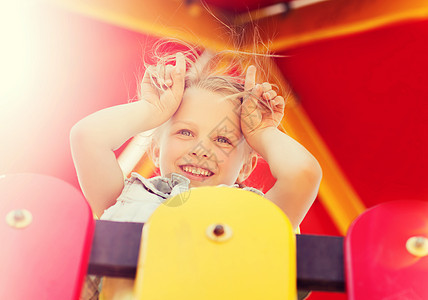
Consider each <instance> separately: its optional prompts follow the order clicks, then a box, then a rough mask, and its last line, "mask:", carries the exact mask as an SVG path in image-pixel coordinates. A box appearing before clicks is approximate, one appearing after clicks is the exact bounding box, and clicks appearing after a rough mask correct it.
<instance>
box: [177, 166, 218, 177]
mask: <svg viewBox="0 0 428 300" xmlns="http://www.w3.org/2000/svg"><path fill="white" fill-rule="evenodd" d="M182 168H183V170H184V171H185V172H188V173H192V174H194V175H202V176H210V175H211V172H210V171H208V170H205V169H202V168H198V167H192V166H183V167H182Z"/></svg>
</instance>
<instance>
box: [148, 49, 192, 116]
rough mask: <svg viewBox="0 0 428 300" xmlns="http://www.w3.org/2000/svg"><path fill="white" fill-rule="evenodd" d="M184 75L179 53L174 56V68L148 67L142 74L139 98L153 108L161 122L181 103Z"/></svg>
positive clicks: (182, 57)
mask: <svg viewBox="0 0 428 300" xmlns="http://www.w3.org/2000/svg"><path fill="white" fill-rule="evenodd" d="M185 73H186V61H185V58H184V55H183V54H182V53H181V52H178V53H177V54H176V57H175V66H173V65H170V64H168V65H165V64H158V65H157V66H150V67H148V68H147V70H146V72H145V73H144V77H143V81H142V83H141V97H142V98H143V100H145V101H147V102H149V103H151V104H152V105H153V106H154V107H155V109H156V111H158V112H159V114H160V115H159V116H156V117H160V118H161V119H162V121H163V122H165V121H167V120H168V119H169V118H170V117H171V116H172V115H173V114H174V113H175V112H176V111H177V109H178V107H179V105H180V103H181V100H182V98H183V92H184V77H185ZM155 74H156V75H157V76H155Z"/></svg>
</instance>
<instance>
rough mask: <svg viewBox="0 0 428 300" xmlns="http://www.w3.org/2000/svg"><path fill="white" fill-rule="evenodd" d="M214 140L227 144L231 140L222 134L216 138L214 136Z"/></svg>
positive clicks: (230, 143)
mask: <svg viewBox="0 0 428 300" xmlns="http://www.w3.org/2000/svg"><path fill="white" fill-rule="evenodd" d="M216 141H217V142H219V143H222V144H229V145H232V142H231V141H230V140H229V139H228V138H226V137H224V136H219V137H217V138H216Z"/></svg>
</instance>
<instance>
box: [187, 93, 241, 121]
mask: <svg viewBox="0 0 428 300" xmlns="http://www.w3.org/2000/svg"><path fill="white" fill-rule="evenodd" d="M240 106H241V103H240V101H239V100H238V99H237V98H236V97H233V96H231V95H224V94H222V93H217V92H213V91H209V90H206V89H202V88H197V87H191V88H188V89H186V90H185V92H184V94H183V100H182V102H181V105H180V108H179V110H189V111H193V112H197V111H204V110H207V111H217V110H223V112H225V113H226V112H228V111H229V112H230V111H233V112H236V113H237V114H238V113H239V110H240ZM238 115H239V114H238Z"/></svg>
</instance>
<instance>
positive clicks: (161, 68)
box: [156, 63, 165, 87]
mask: <svg viewBox="0 0 428 300" xmlns="http://www.w3.org/2000/svg"><path fill="white" fill-rule="evenodd" d="M156 72H157V74H158V76H157V81H158V84H159V85H160V86H162V87H164V86H165V65H164V64H163V63H160V64H158V65H157V66H156Z"/></svg>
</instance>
